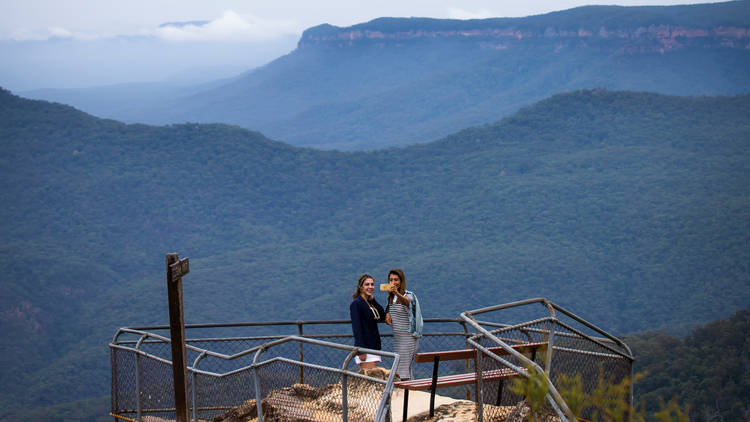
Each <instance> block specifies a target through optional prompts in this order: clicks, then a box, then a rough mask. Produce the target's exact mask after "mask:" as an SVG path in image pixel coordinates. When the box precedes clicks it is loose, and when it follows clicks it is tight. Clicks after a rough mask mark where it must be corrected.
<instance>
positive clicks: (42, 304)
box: [0, 90, 750, 419]
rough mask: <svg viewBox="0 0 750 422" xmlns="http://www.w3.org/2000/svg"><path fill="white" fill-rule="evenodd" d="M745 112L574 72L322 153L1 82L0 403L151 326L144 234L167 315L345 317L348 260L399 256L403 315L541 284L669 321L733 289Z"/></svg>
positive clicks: (93, 371)
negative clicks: (410, 131) (173, 294)
mask: <svg viewBox="0 0 750 422" xmlns="http://www.w3.org/2000/svg"><path fill="white" fill-rule="evenodd" d="M749 115H750V96H749V95H741V96H732V97H671V96H663V95H656V94H648V93H635V92H611V91H606V90H586V91H576V92H572V93H568V94H564V95H558V96H554V97H551V98H549V99H547V100H544V101H541V102H539V103H537V104H535V105H533V106H530V107H527V108H524V109H522V110H520V111H519V112H518V113H516V114H514V115H513V116H510V117H508V118H506V119H504V120H502V121H500V122H498V123H495V124H492V125H485V126H479V127H474V128H470V129H466V130H463V131H460V132H458V133H456V134H454V135H451V136H449V137H447V138H444V139H441V140H439V141H435V142H431V143H426V144H420V145H415V146H411V147H407V148H391V149H384V150H378V151H373V152H346V153H345V152H334V151H318V150H312V149H304V148H295V147H291V146H289V145H286V144H283V143H280V142H275V141H271V140H269V139H267V138H265V137H264V136H263V135H261V134H260V133H257V132H251V131H247V130H245V129H242V128H239V127H234V126H226V125H219V124H194V123H189V124H180V125H171V126H161V127H154V126H146V125H127V124H123V123H120V122H117V121H113V120H102V119H98V118H95V117H93V116H90V115H87V114H84V113H82V112H80V111H78V110H75V109H73V108H71V107H68V106H63V105H60V104H53V103H47V102H42V101H32V100H26V99H22V98H20V97H17V96H14V95H12V94H10V93H9V92H7V91H2V92H0V139H1V140H2V150H0V177H2V180H3V188H2V190H0V195H1V198H0V199H2V203H3V204H4V206H3V207H2V208H0V238H2V245H1V246H2V247H1V248H0V276H1V277H2V279H0V283H2V287H3V290H4V294H3V295H2V297H0V312H2V314H1V315H2V317H1V318H0V330H2V333H3V334H2V350H3V353H2V354H0V362H1V363H2V365H0V383H1V384H0V385H2V386H3V387H2V389H3V394H2V397H1V398H0V409H3V410H2V412H3V413H7V412H10V411H12V410H17V409H32V408H40V407H46V406H56V405H58V406H59V405H63V404H64V403H70V402H76V401H81V400H89V399H91V401H86V402H85V403H93V404H96V406H101V405H102V404H103V403H105V402H106V400H102V399H100V400H98V401H97V400H96V398H97V397H102V396H104V395H106V394H107V393H106V392H107V391H108V388H109V365H110V362H109V357H108V350H107V347H106V344H107V342H108V341H109V339H111V337H112V335H113V334H114V332H115V330H116V328H117V327H120V326H128V325H129V326H134V325H147V324H163V323H165V322H166V321H167V309H166V306H165V303H166V289H165V287H164V281H163V278H164V274H163V272H164V268H163V267H164V254H165V253H167V252H178V253H180V254H181V256H189V257H190V258H191V273H190V275H189V277H188V278H186V280H185V312H186V322H188V323H199V322H237V321H263V320H279V319H292V320H294V319H308V320H311V319H328V318H334V319H338V318H346V316H347V314H346V309H347V307H346V304H347V303H348V300H350V298H351V296H350V295H351V290H352V288H353V285H354V282H355V280H356V277H357V275H358V274H359V273H361V272H364V271H368V272H373V273H374V274H375V275H376V277H384V276H385V274H386V271H387V269H388V268H390V267H392V266H399V267H402V268H404V269H405V271H406V274H407V279H408V280H409V283H410V284H409V286H410V288H413V289H414V291H415V292H417V294H418V295H419V296H420V302H421V303H422V304H423V308H424V312H425V316H426V317H455V316H456V315H458V313H460V312H461V311H464V310H467V309H474V308H479V307H482V306H489V305H494V304H497V303H503V302H508V301H512V300H517V299H524V298H528V297H538V296H545V297H548V298H550V299H551V300H553V301H555V302H556V303H559V304H560V305H561V306H564V307H566V308H567V309H570V310H572V311H574V312H576V313H577V314H579V315H580V316H582V317H583V318H585V319H587V320H589V321H592V322H595V323H596V324H597V325H599V326H601V327H602V328H604V329H606V330H607V331H610V332H613V333H616V334H626V333H635V332H640V331H645V330H653V329H668V330H670V331H671V332H673V333H685V332H687V330H689V329H690V327H693V326H695V325H696V324H700V323H704V322H706V321H710V320H714V319H717V318H721V317H725V316H727V315H728V314H729V313H731V312H733V311H735V310H737V309H741V308H743V307H746V306H747V304H748V302H750V293H749V292H750V289H748V286H749V285H748V280H750V277H748V275H749V274H750V268H748V267H747V262H750V248H748V244H750V219H748V218H747V216H748V211H749V210H750V193H749V191H748V186H750V156H749V155H748V154H750V152H749V151H750V149H748V143H750V122H749V121H748V119H747V116H749ZM280 301H284V303H287V302H288V301H292V302H294V308H293V309H294V312H293V313H290V311H289V309H290V308H289V307H286V306H283V307H281V306H279V303H280ZM67 406H68V407H67V408H68V409H72V408H75V406H73V407H71V405H67ZM63 408H65V407H64V406H63V407H58V408H56V409H63ZM60 411H62V410H60ZM0 418H3V419H4V418H5V417H4V416H3V414H0Z"/></svg>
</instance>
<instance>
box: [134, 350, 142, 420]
mask: <svg viewBox="0 0 750 422" xmlns="http://www.w3.org/2000/svg"><path fill="white" fill-rule="evenodd" d="M135 396H136V398H137V400H136V405H135V406H136V407H135V409H136V411H135V414H136V420H137V421H138V422H141V354H140V353H136V354H135Z"/></svg>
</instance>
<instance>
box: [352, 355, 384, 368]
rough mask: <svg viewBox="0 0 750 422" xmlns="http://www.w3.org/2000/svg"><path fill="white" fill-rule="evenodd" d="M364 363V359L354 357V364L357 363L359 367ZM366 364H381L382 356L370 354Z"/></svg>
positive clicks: (357, 356)
mask: <svg viewBox="0 0 750 422" xmlns="http://www.w3.org/2000/svg"><path fill="white" fill-rule="evenodd" d="M362 362H363V361H362V359H360V358H359V355H356V356H354V363H356V364H357V365H359V364H360V363H362ZM364 362H380V356H378V355H371V354H369V353H368V354H367V356H365V360H364Z"/></svg>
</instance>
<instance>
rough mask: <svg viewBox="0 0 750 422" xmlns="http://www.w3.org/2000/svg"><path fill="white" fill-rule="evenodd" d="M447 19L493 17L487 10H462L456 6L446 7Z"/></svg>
mask: <svg viewBox="0 0 750 422" xmlns="http://www.w3.org/2000/svg"><path fill="white" fill-rule="evenodd" d="M447 15H448V18H449V19H486V18H492V17H495V16H494V15H493V14H492V12H490V11H488V10H484V9H482V10H478V11H469V10H463V9H459V8H456V7H450V8H448V13H447Z"/></svg>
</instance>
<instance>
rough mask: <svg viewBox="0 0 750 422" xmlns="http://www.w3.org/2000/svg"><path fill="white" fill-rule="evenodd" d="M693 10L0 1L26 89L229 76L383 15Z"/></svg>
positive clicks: (278, 1)
mask: <svg viewBox="0 0 750 422" xmlns="http://www.w3.org/2000/svg"><path fill="white" fill-rule="evenodd" d="M688 3H706V1H700V2H698V1H672V0H639V1H638V0H620V1H617V2H616V3H613V2H612V1H599V0H590V1H578V0H554V1H548V0H514V1H506V0H461V1H457V0H378V1H371V2H357V1H351V0H349V1H344V0H263V1H255V0H214V1H210V0H119V1H111V0H0V57H1V58H0V60H2V62H1V63H0V64H1V65H2V66H1V67H2V69H0V86H2V87H5V88H9V89H11V90H14V89H16V90H24V89H33V88H41V87H83V86H92V85H100V84H111V83H119V82H132V81H148V80H151V81H159V80H164V79H170V78H173V79H174V78H177V79H179V77H180V75H183V76H184V75H185V74H186V73H192V74H193V75H198V74H200V75H202V77H203V79H211V78H214V77H219V76H229V75H231V74H233V73H236V72H239V71H242V70H246V69H247V68H252V67H256V66H259V65H262V64H264V63H267V62H268V61H270V60H272V59H274V58H276V57H278V56H281V55H283V54H286V53H288V52H289V51H291V50H292V49H294V47H295V45H296V41H297V40H298V39H299V36H300V35H301V33H302V31H303V30H305V29H306V28H309V27H312V26H315V25H319V24H321V23H329V24H332V25H337V26H349V25H354V24H357V23H361V22H366V21H369V20H372V19H375V18H378V17H383V16H390V17H411V16H418V17H433V18H454V19H470V18H488V17H520V16H529V15H535V14H542V13H547V12H551V11H556V10H564V9H569V8H573V7H577V6H583V5H590V4H618V5H623V6H631V5H670V4H688ZM186 22H195V24H184V23H186ZM165 23H183V24H181V25H166V26H164V25H163V24H165ZM114 42H117V43H118V44H113V43H114ZM238 49H241V50H239V51H241V53H242V54H240V55H238V54H237V51H238ZM186 56H190V57H186ZM197 69H202V70H197ZM196 78H197V76H196ZM197 79H200V78H197Z"/></svg>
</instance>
